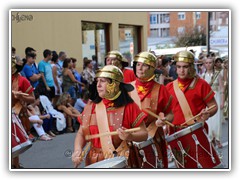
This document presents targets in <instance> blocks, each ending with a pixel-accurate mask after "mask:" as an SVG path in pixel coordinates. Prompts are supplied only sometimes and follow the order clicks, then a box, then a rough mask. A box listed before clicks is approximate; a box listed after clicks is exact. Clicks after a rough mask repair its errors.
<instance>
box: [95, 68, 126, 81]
mask: <svg viewBox="0 0 240 180" xmlns="http://www.w3.org/2000/svg"><path fill="white" fill-rule="evenodd" d="M98 77H104V78H110V79H113V80H116V81H118V82H123V73H122V71H121V70H120V69H119V68H118V67H116V66H114V65H107V66H104V67H103V68H102V69H99V70H98V71H97V73H96V78H98Z"/></svg>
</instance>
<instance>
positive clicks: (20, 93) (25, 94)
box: [12, 91, 29, 96]
mask: <svg viewBox="0 0 240 180" xmlns="http://www.w3.org/2000/svg"><path fill="white" fill-rule="evenodd" d="M12 92H13V94H19V95H24V96H29V94H27V93H23V92H19V91H12Z"/></svg>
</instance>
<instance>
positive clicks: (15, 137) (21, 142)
mask: <svg viewBox="0 0 240 180" xmlns="http://www.w3.org/2000/svg"><path fill="white" fill-rule="evenodd" d="M11 141H12V158H14V157H16V156H18V155H19V154H21V153H23V152H25V151H26V150H28V149H29V148H30V147H31V146H32V142H31V141H30V140H29V137H28V135H27V133H26V131H25V129H24V127H23V125H22V123H21V120H20V119H19V118H18V117H17V115H16V114H14V113H12V140H11Z"/></svg>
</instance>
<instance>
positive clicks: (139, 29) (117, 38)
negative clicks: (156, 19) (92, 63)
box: [11, 11, 148, 70]
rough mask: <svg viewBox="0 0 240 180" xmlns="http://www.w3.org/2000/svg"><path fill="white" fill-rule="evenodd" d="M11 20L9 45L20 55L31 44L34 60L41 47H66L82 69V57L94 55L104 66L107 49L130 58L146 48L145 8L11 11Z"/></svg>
mask: <svg viewBox="0 0 240 180" xmlns="http://www.w3.org/2000/svg"><path fill="white" fill-rule="evenodd" d="M140 19H141V21H140ZM11 20H12V21H11V46H13V47H15V48H16V50H17V51H16V53H17V54H18V55H20V56H21V57H24V56H25V55H24V50H25V48H26V47H33V48H34V49H36V50H37V62H38V61H40V60H41V59H43V51H44V49H50V50H55V51H57V52H60V51H65V52H66V53H67V56H68V57H74V58H76V59H77V60H78V62H77V68H78V69H79V70H82V67H83V58H84V57H87V58H89V59H92V56H93V55H95V56H97V59H98V63H99V65H100V66H103V65H104V59H105V56H106V53H107V52H108V51H110V50H119V51H120V52H122V53H123V54H124V55H126V56H127V58H128V59H129V61H131V56H133V55H134V54H137V53H138V52H140V51H143V50H147V32H148V13H147V12H129V11H124V12H117V11H111V12H110V11H109V12H104V11H99V12H96V11H91V12H87V11H52V12H51V11H11ZM131 44H132V46H133V47H131V48H133V51H132V53H131V52H130V45H131Z"/></svg>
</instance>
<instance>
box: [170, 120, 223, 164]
mask: <svg viewBox="0 0 240 180" xmlns="http://www.w3.org/2000/svg"><path fill="white" fill-rule="evenodd" d="M203 126H204V123H196V124H194V125H191V126H189V127H187V128H185V129H182V130H180V131H177V132H176V133H174V134H172V135H170V136H168V137H166V141H167V142H168V147H169V149H170V151H171V153H172V155H173V158H174V161H175V164H176V166H177V167H178V168H223V165H222V163H221V161H220V159H219V157H218V154H217V152H216V150H215V148H214V147H213V145H212V143H211V140H210V139H209V138H208V135H207V131H206V129H205V128H204V127H203Z"/></svg>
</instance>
